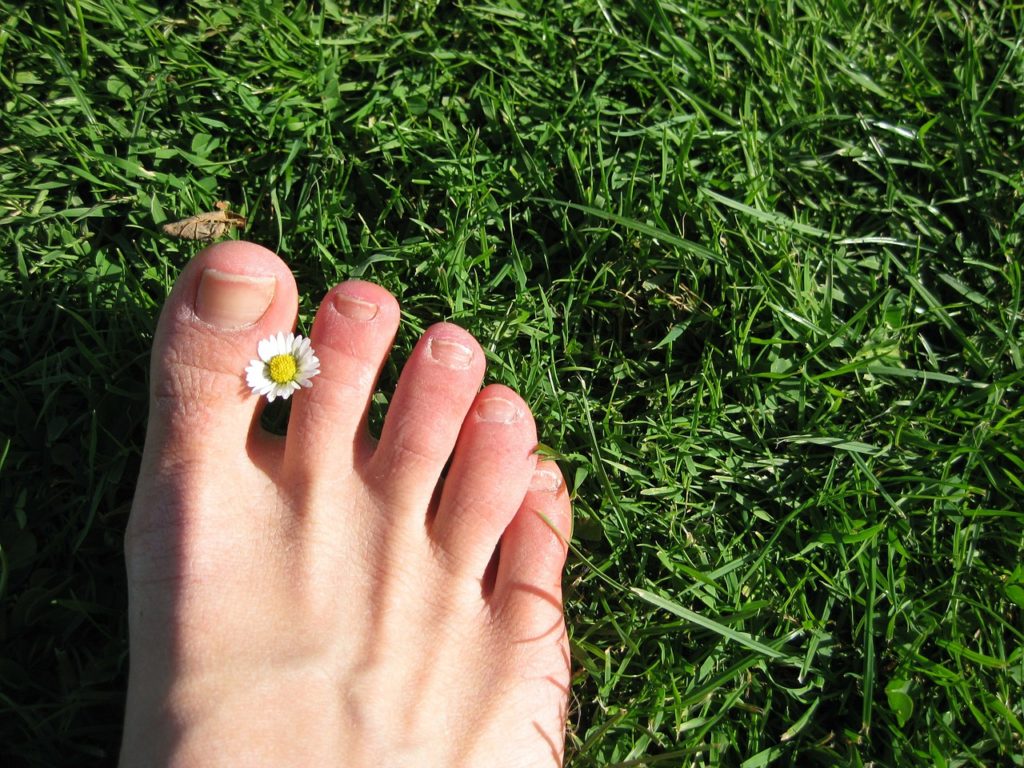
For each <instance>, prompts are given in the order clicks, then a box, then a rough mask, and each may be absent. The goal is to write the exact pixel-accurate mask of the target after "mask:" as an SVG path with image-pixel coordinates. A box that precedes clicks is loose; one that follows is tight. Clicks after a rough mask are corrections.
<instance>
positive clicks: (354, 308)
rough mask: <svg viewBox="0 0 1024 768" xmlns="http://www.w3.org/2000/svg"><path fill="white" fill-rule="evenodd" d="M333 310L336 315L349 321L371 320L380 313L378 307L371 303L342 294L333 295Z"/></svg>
mask: <svg viewBox="0 0 1024 768" xmlns="http://www.w3.org/2000/svg"><path fill="white" fill-rule="evenodd" d="M334 309H335V310H337V312H338V314H341V315H344V316H345V317H347V318H349V319H350V320H361V321H363V322H366V321H367V320H373V318H375V317H376V316H377V312H378V311H380V307H379V306H377V305H376V304H374V303H373V302H372V301H364V300H363V299H357V298H356V297H355V296H346V295H345V294H343V293H336V294H334Z"/></svg>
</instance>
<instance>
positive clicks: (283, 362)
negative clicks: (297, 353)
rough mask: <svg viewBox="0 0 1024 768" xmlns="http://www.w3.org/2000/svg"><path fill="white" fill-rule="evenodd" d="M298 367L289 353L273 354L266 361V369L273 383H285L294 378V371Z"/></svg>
mask: <svg viewBox="0 0 1024 768" xmlns="http://www.w3.org/2000/svg"><path fill="white" fill-rule="evenodd" d="M298 369H299V367H298V365H296V363H295V358H294V357H292V356H291V355H274V356H273V357H272V358H270V362H269V363H267V371H268V372H269V373H270V380H271V381H273V382H274V383H275V384H287V383H288V382H289V381H292V380H294V379H295V372H296V371H297V370H298Z"/></svg>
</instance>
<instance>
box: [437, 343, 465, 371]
mask: <svg viewBox="0 0 1024 768" xmlns="http://www.w3.org/2000/svg"><path fill="white" fill-rule="evenodd" d="M428 345H429V349H430V356H431V357H432V358H434V359H435V360H436V361H437V362H439V363H440V364H441V365H443V366H445V367H446V368H456V369H459V370H465V369H466V368H469V365H470V363H472V362H473V350H471V349H470V348H469V347H467V346H465V345H464V344H459V343H458V342H457V341H449V340H448V339H430V340H429V342H428Z"/></svg>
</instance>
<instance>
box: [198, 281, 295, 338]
mask: <svg viewBox="0 0 1024 768" xmlns="http://www.w3.org/2000/svg"><path fill="white" fill-rule="evenodd" d="M276 287H277V279H276V278H275V277H273V276H269V277H263V276H256V275H236V274H233V273H231V272H221V271H220V270H219V269H213V268H208V269H204V270H203V274H202V276H201V277H200V278H199V291H198V292H197V293H196V314H197V315H198V316H199V319H200V320H204V321H206V322H207V323H209V324H210V325H213V326H216V327H217V328H221V329H223V330H226V331H230V330H237V329H239V328H244V327H245V326H247V325H252V324H253V323H255V322H256V321H257V320H259V319H260V318H261V317H263V313H264V312H266V311H267V308H268V307H269V306H270V302H272V301H273V300H274V289H275V288H276Z"/></svg>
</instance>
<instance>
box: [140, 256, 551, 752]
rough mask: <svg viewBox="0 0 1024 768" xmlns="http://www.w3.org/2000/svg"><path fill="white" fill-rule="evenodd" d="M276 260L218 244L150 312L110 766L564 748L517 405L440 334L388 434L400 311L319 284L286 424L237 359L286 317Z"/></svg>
mask: <svg viewBox="0 0 1024 768" xmlns="http://www.w3.org/2000/svg"><path fill="white" fill-rule="evenodd" d="M296 313H297V292H296V286H295V282H294V279H293V278H292V275H291V272H290V271H289V269H288V267H287V266H286V265H285V264H284V262H282V261H281V260H280V259H279V258H278V257H277V256H276V255H274V254H273V253H271V252H270V251H267V250H266V249H264V248H261V247H260V246H257V245H253V244H250V243H245V242H240V241H230V242H225V243H220V244H217V245H214V246H211V247H209V248H207V249H206V250H204V251H203V252H202V253H200V254H199V255H198V256H197V257H196V258H195V259H194V260H193V261H192V262H191V263H190V264H189V265H188V266H187V267H186V268H185V270H184V271H183V272H182V274H181V276H180V277H179V279H178V281H177V283H176V285H175V288H174V290H173V292H172V294H171V296H170V297H169V299H168V301H167V304H166V305H165V307H164V310H163V312H162V314H161V318H160V321H159V326H158V330H157V333H156V338H155V340H154V346H153V358H152V386H151V400H150V421H149V428H148V433H147V437H146V447H145V453H144V456H143V462H142V469H141V472H140V477H139V483H138V489H137V491H136V496H135V500H134V503H133V505H132V512H131V518H130V520H129V524H128V530H127V533H126V537H125V548H126V559H127V565H128V582H129V611H130V653H131V672H130V678H129V686H128V704H127V714H126V719H125V730H124V741H123V747H122V754H121V765H122V766H123V767H124V768H128V767H129V766H220V765H224V766H256V765H268V766H269V765H272V766H346V767H353V766H417V768H420V767H426V766H444V767H446V768H451V767H452V766H483V765H486V766H558V765H561V763H562V751H563V741H564V725H565V714H566V705H567V698H568V690H569V672H570V662H569V650H568V643H567V639H566V632H565V624H564V621H563V613H562V595H561V574H562V568H563V565H564V562H565V556H566V539H567V537H568V535H569V531H570V527H571V513H570V504H569V497H568V494H567V491H566V487H565V483H564V480H563V478H562V475H561V474H560V472H559V469H558V467H557V465H556V464H555V463H554V462H551V461H544V460H538V457H537V455H536V452H535V447H536V445H537V433H536V427H535V424H534V420H533V416H532V414H531V412H530V409H529V407H528V406H527V404H526V403H525V402H524V401H523V400H522V399H521V398H520V397H519V396H518V395H517V394H516V393H515V392H513V391H512V390H510V389H508V388H507V387H503V386H501V385H496V384H491V385H488V386H485V387H483V388H482V389H481V386H482V383H483V381H484V373H485V372H484V368H485V363H484V353H483V350H482V349H481V348H480V345H479V344H478V343H477V342H476V340H475V339H473V337H472V336H471V335H470V334H469V333H467V332H466V331H464V330H462V329H461V328H458V327H457V326H454V325H450V324H438V325H435V326H432V327H430V328H429V329H428V330H427V331H426V333H425V334H424V336H423V338H421V339H420V341H419V343H418V344H417V346H416V347H415V349H414V350H413V352H412V353H411V355H410V356H409V358H408V360H407V361H406V362H405V364H404V367H403V370H402V373H401V376H400V379H399V383H398V385H397V387H396V389H395V391H394V393H393V394H392V393H388V394H389V395H390V405H389V409H388V413H387V416H386V418H385V421H384V426H383V428H382V430H381V433H380V435H379V438H374V437H373V436H371V434H370V432H369V430H368V427H367V412H368V408H369V402H370V399H371V397H372V396H373V393H374V390H375V387H376V381H377V376H378V373H379V372H380V369H381V367H382V365H383V364H384V361H385V359H386V356H387V355H388V352H389V350H390V347H391V344H392V341H393V339H394V335H395V333H396V330H397V328H398V323H399V309H398V303H397V301H396V300H395V298H394V297H393V296H391V295H390V294H389V293H388V292H387V291H386V290H384V289H383V288H380V287H379V286H376V285H373V284H371V283H366V282H360V281H350V282H347V283H342V284H341V285H339V286H336V287H335V288H333V289H331V291H330V292H328V294H327V296H326V297H325V298H324V301H323V303H322V304H321V306H320V309H319V311H318V313H317V315H316V319H315V321H314V323H313V326H312V328H311V331H310V338H311V339H312V342H313V347H314V349H315V351H316V354H317V356H318V357H319V358H320V361H321V374H320V375H319V376H317V377H316V378H314V379H313V386H312V387H310V388H309V389H303V390H301V391H300V392H298V393H296V395H295V396H294V398H293V405H292V412H291V417H290V421H289V425H288V434H287V436H286V437H278V436H273V435H270V434H268V433H266V432H265V431H263V430H262V428H261V427H260V425H259V413H260V410H261V408H262V407H263V405H265V401H261V400H260V399H258V398H257V397H256V396H255V395H253V394H252V392H251V391H250V390H249V389H248V388H247V387H246V386H245V378H244V370H245V367H246V365H248V363H249V361H250V360H251V359H252V358H254V357H255V356H256V347H257V344H258V342H259V341H260V340H261V339H263V338H266V337H268V336H270V335H271V334H274V333H277V332H280V331H285V332H287V331H290V330H292V329H293V328H294V325H295V319H296Z"/></svg>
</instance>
